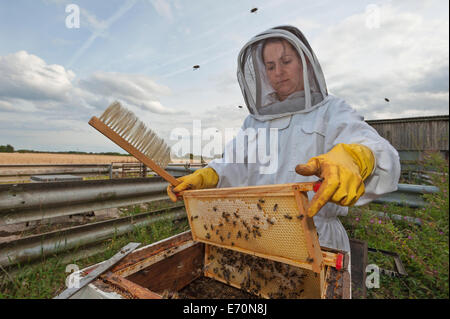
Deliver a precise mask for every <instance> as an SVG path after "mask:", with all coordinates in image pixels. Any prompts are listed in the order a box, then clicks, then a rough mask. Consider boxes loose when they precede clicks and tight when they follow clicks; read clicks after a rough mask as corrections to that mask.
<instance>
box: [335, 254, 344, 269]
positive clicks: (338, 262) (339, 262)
mask: <svg viewBox="0 0 450 319" xmlns="http://www.w3.org/2000/svg"><path fill="white" fill-rule="evenodd" d="M343 260H344V255H342V254H338V255H337V257H336V270H341V269H342V261H343Z"/></svg>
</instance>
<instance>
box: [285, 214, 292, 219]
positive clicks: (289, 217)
mask: <svg viewBox="0 0 450 319" xmlns="http://www.w3.org/2000/svg"><path fill="white" fill-rule="evenodd" d="M284 218H286V219H292V216H291V215H289V214H286V215H284Z"/></svg>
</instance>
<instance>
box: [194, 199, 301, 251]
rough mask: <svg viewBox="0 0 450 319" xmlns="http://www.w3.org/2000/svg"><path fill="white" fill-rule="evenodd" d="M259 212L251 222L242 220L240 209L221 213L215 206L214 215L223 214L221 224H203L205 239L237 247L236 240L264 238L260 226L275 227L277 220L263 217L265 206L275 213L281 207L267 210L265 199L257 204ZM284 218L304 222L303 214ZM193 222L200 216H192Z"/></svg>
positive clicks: (272, 207) (274, 205) (276, 205)
mask: <svg viewBox="0 0 450 319" xmlns="http://www.w3.org/2000/svg"><path fill="white" fill-rule="evenodd" d="M256 206H257V209H258V212H255V214H254V216H252V218H251V220H250V221H249V219H248V218H246V219H244V218H241V215H240V213H239V208H236V210H235V211H234V212H232V213H229V212H226V211H222V212H220V211H219V209H218V208H217V207H216V206H214V207H213V208H212V210H213V212H214V213H217V214H221V215H220V222H219V223H218V224H212V223H203V225H202V227H203V228H204V230H205V231H206V235H205V238H206V239H207V240H211V239H212V238H213V237H214V238H215V240H216V241H217V242H219V241H220V243H225V242H226V243H227V244H230V245H231V246H234V245H235V240H239V239H244V240H246V241H248V240H250V239H256V238H258V237H262V235H261V229H260V225H261V224H264V223H266V222H267V224H269V225H275V223H276V222H277V220H276V219H275V218H274V217H263V216H262V215H261V213H263V212H264V211H263V206H266V207H265V208H266V209H270V210H272V211H273V212H277V211H278V209H279V207H278V203H275V204H273V206H271V207H270V208H267V205H265V200H264V199H261V198H260V199H258V202H257V204H256ZM282 218H285V219H286V220H293V219H297V220H302V219H303V218H304V215H303V214H301V213H300V214H298V215H297V216H292V215H290V214H283V215H282ZM190 219H191V222H194V221H195V220H196V219H198V215H192V216H191V217H190ZM224 226H231V227H232V228H233V229H234V231H233V232H232V231H228V230H229V229H230V227H224ZM225 228H226V229H228V230H224V229H225Z"/></svg>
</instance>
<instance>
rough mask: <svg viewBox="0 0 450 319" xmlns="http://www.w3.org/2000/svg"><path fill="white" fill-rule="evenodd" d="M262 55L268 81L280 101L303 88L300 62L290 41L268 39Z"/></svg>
mask: <svg viewBox="0 0 450 319" xmlns="http://www.w3.org/2000/svg"><path fill="white" fill-rule="evenodd" d="M262 55H263V59H264V65H265V68H266V72H267V76H268V78H269V82H270V84H271V85H272V87H273V88H274V90H275V91H276V92H277V94H278V98H279V99H280V101H283V100H284V99H286V98H287V97H288V96H289V95H291V94H292V93H294V92H297V91H301V90H303V89H304V86H303V72H302V69H303V68H302V64H301V61H300V59H299V58H298V55H297V52H296V51H295V50H294V49H293V48H292V46H291V45H290V43H288V42H287V41H286V40H284V39H280V40H276V41H270V42H268V43H266V45H265V47H264V50H263V52H262Z"/></svg>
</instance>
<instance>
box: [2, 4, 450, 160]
mask: <svg viewBox="0 0 450 319" xmlns="http://www.w3.org/2000/svg"><path fill="white" fill-rule="evenodd" d="M74 5H75V6H74ZM254 7H257V8H258V11H257V12H256V13H251V12H250V10H251V9H252V8H254ZM78 9H79V25H77V19H76V12H77V10H78ZM448 9H449V8H448V1H447V0H441V1H438V0H399V1H394V0H392V1H389V0H385V1H374V0H372V1H362V0H343V1H334V0H326V1H324V0H317V1H306V0H305V1H304V0H232V1H231V0H227V1H225V0H215V1H211V0H195V1H193V0H190V1H188V0H108V1H106V0H96V1H92V0H80V1H76V0H67V1H66V0H15V1H6V0H3V1H1V2H0V145H5V144H11V145H13V146H14V147H15V148H16V149H34V150H41V151H69V150H77V151H86V152H108V151H120V152H122V151H121V149H120V148H118V147H116V146H115V145H114V144H113V143H112V142H110V141H109V140H107V139H106V138H105V137H103V136H102V135H101V134H100V133H98V132H97V131H95V130H94V129H93V128H92V127H90V126H89V125H88V121H89V119H90V117H92V116H93V115H97V116H99V115H100V114H101V113H102V112H103V110H104V109H105V108H106V107H107V106H108V105H109V103H111V102H112V101H114V100H119V101H121V102H122V103H123V104H124V105H126V106H127V107H128V108H129V109H130V110H132V111H133V112H134V113H135V114H136V115H137V116H138V117H139V118H140V119H141V120H142V121H143V122H145V123H146V124H147V126H148V127H150V128H152V129H153V130H154V131H156V132H157V133H158V134H159V135H160V136H162V137H163V138H165V139H166V141H167V142H168V143H169V144H173V143H174V141H170V139H169V136H170V133H171V132H172V131H173V129H174V128H186V129H188V130H190V131H192V126H193V120H201V124H202V128H203V129H206V128H217V130H219V131H223V130H225V129H226V128H239V127H240V126H241V124H242V121H243V119H244V118H245V117H246V116H247V113H248V111H247V109H246V108H245V107H244V108H242V109H241V108H238V105H245V104H244V101H243V98H242V94H241V91H240V88H239V85H238V82H237V79H236V61H237V55H238V53H239V50H240V49H241V47H242V46H243V45H244V44H245V43H246V42H247V41H248V40H249V39H250V38H251V37H252V36H254V35H256V34H257V33H259V32H261V31H264V30H266V29H268V28H271V27H274V26H277V25H282V24H291V25H294V26H296V27H298V28H300V29H301V30H302V31H303V32H304V34H305V35H306V37H307V38H308V39H309V41H310V43H311V45H312V47H313V49H314V51H315V53H316V55H317V57H318V59H319V61H320V63H321V66H322V69H323V71H324V74H325V78H326V81H327V84H328V87H329V90H330V92H331V93H333V94H335V95H337V96H339V97H342V98H344V99H346V100H347V101H348V102H349V103H350V105H351V106H352V107H354V108H355V109H356V110H358V111H359V113H361V114H362V115H363V116H364V117H365V119H368V120H370V119H389V118H401V117H414V116H426V115H442V114H448V113H449V111H448V103H449V71H448V68H449V43H448V37H449V34H448V28H449V22H448ZM193 65H200V69H197V70H193V68H192V67H193ZM385 97H387V98H389V100H390V102H386V101H385V99H384V98H385Z"/></svg>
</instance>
